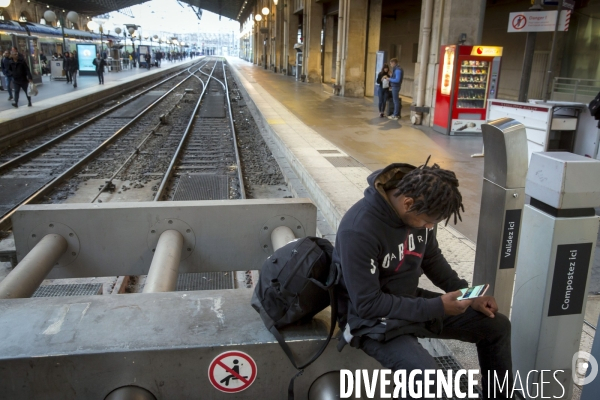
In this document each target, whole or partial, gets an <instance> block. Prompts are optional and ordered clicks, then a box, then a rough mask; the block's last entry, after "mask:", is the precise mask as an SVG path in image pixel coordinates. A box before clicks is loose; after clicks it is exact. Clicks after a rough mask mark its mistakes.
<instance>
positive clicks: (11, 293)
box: [0, 233, 68, 299]
mask: <svg viewBox="0 0 600 400" xmlns="http://www.w3.org/2000/svg"><path fill="white" fill-rule="evenodd" d="M67 248H68V244H67V241H66V240H65V238H63V237H62V236H60V235H57V234H54V233H52V234H49V235H46V236H44V237H43V238H42V240H40V242H39V243H38V244H36V245H35V247H34V248H33V249H31V251H30V252H29V253H28V254H27V255H26V256H25V258H23V260H21V262H20V263H19V264H18V265H17V266H16V267H15V269H13V270H12V271H11V272H10V273H9V274H8V275H7V276H6V278H4V280H3V281H2V282H0V299H20V298H27V297H31V295H32V294H33V293H35V291H36V289H37V288H38V287H39V286H40V284H41V283H42V281H43V280H44V279H45V278H46V275H48V273H49V272H50V271H51V270H52V267H54V265H55V264H56V261H58V259H59V258H60V257H61V256H62V255H63V254H64V252H65V251H67Z"/></svg>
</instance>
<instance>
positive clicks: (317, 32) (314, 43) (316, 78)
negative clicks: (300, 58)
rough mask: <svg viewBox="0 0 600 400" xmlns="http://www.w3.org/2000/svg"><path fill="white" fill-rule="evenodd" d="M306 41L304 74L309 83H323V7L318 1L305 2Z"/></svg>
mask: <svg viewBox="0 0 600 400" xmlns="http://www.w3.org/2000/svg"><path fill="white" fill-rule="evenodd" d="M304 15H305V18H306V21H305V25H304V26H305V27H306V31H305V32H306V33H305V36H306V39H305V40H304V43H305V46H304V57H305V58H304V60H305V61H304V74H305V75H306V77H307V79H308V82H321V79H322V78H321V76H322V75H321V30H322V28H323V5H322V4H321V3H317V0H305V3H304Z"/></svg>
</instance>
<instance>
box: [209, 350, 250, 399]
mask: <svg viewBox="0 0 600 400" xmlns="http://www.w3.org/2000/svg"><path fill="white" fill-rule="evenodd" d="M256 373H257V369H256V363H255V362H254V360H253V359H252V357H250V356H249V355H248V354H246V353H243V352H241V351H226V352H225V353H221V354H219V355H218V356H216V357H215V358H214V360H212V361H211V363H210V366H209V367H208V379H209V380H210V383H212V385H213V386H214V387H215V388H216V389H218V390H220V391H222V392H225V393H238V392H241V391H242V390H245V389H248V387H250V385H252V382H254V380H255V379H256Z"/></svg>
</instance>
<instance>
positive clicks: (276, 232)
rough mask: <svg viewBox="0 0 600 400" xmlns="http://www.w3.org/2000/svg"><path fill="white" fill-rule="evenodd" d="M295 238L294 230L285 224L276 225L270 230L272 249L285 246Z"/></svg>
mask: <svg viewBox="0 0 600 400" xmlns="http://www.w3.org/2000/svg"><path fill="white" fill-rule="evenodd" d="M294 239H296V236H295V235H294V232H292V230H291V229H290V228H288V227H287V226H278V227H277V228H275V229H273V232H271V243H272V244H273V251H277V249H279V248H281V247H283V246H285V245H286V244H288V243H289V242H291V241H292V240H294Z"/></svg>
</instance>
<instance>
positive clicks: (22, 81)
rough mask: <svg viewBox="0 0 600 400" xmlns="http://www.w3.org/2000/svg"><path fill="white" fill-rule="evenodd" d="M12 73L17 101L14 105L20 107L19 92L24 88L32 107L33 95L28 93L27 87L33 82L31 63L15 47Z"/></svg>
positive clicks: (11, 54)
mask: <svg viewBox="0 0 600 400" xmlns="http://www.w3.org/2000/svg"><path fill="white" fill-rule="evenodd" d="M10 57H11V60H10V65H9V69H10V73H11V75H12V81H13V85H14V87H15V102H14V103H12V106H13V107H15V108H18V107H19V93H20V89H23V91H24V92H25V96H27V102H28V106H29V107H31V97H29V96H28V95H27V87H28V86H29V83H30V82H33V77H32V76H31V70H30V69H29V65H27V62H25V58H24V57H23V56H22V55H21V54H19V52H18V51H17V49H16V48H15V47H13V48H12V50H11V51H10Z"/></svg>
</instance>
